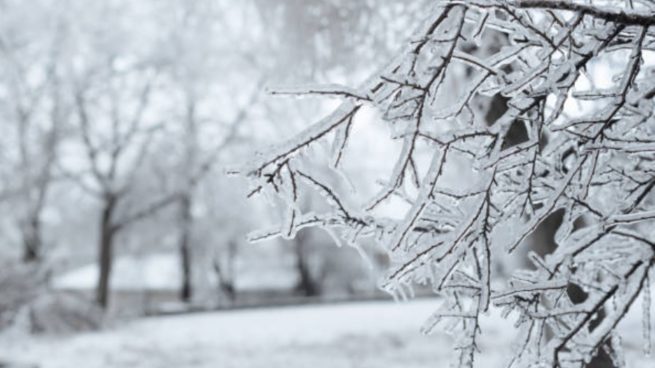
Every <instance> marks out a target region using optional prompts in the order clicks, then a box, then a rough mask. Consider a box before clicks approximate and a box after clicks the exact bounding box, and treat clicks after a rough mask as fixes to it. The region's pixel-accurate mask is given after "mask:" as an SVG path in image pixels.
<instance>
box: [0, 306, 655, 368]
mask: <svg viewBox="0 0 655 368" xmlns="http://www.w3.org/2000/svg"><path fill="white" fill-rule="evenodd" d="M437 304H438V302H436V301H434V300H419V301H412V302H409V303H404V304H393V303H389V302H371V303H357V304H344V305H336V306H335V305H331V306H312V307H293V308H291V307H289V308H275V309H258V310H245V311H234V312H218V313H207V314H196V315H186V316H174V317H158V318H148V319H143V320H138V321H134V322H132V323H129V324H127V325H124V326H120V327H117V328H114V329H109V330H105V331H102V332H98V333H88V334H83V335H77V336H71V337H65V338H39V339H16V338H15V337H14V338H10V337H8V336H5V337H3V338H0V359H1V358H9V359H11V360H18V361H20V362H25V363H36V364H38V366H39V367H40V368H70V367H85V368H114V367H116V368H118V367H148V368H150V367H152V368H158V367H162V368H163V367H167V368H168V367H180V368H184V367H201V368H204V367H207V368H209V367H212V368H277V367H280V368H282V367H284V368H307V367H311V368H323V367H326V368H327V367H330V368H350V367H352V368H382V367H384V368H390V367H391V368H393V367H403V368H415V367H416V368H419V367H446V366H448V364H447V363H448V359H449V355H450V353H449V349H450V339H449V338H448V337H447V336H445V335H441V334H436V335H434V336H423V335H421V334H420V333H419V332H418V330H419V328H420V326H421V324H422V323H423V321H425V320H426V319H427V317H428V316H429V315H430V313H431V311H432V310H433V308H434V307H435V306H436V305H437ZM498 324H499V321H498V318H496V317H491V318H489V319H488V321H487V322H486V324H484V325H483V328H484V330H485V339H484V340H483V342H482V346H481V347H482V349H483V351H484V357H483V361H482V362H481V364H482V365H481V366H484V367H500V366H502V365H501V362H502V361H504V357H505V356H507V353H508V351H509V349H510V346H509V345H510V344H509V339H510V337H511V336H508V335H507V333H504V334H503V333H501V331H503V330H506V329H501V328H499V326H498ZM634 327H636V326H632V324H631V323H630V328H634ZM635 334H636V336H637V337H639V336H640V335H641V332H640V328H637V331H635ZM635 341H636V342H632V341H631V339H628V343H629V344H632V345H633V346H632V348H633V349H632V350H636V349H634V348H636V346H634V344H635V343H637V344H640V340H639V339H637V340H635ZM639 346H641V345H639ZM630 355H634V354H630ZM646 362H647V359H646V358H645V357H641V359H639V363H638V364H633V365H632V366H633V367H647V366H649V365H648V364H647V363H646ZM651 363H652V362H651ZM650 366H652V365H650Z"/></svg>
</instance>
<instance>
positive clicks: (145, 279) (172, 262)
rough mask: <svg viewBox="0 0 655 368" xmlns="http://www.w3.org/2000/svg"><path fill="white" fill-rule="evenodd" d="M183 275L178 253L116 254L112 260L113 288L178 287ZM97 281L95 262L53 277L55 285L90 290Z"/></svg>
mask: <svg viewBox="0 0 655 368" xmlns="http://www.w3.org/2000/svg"><path fill="white" fill-rule="evenodd" d="M180 280H182V275H181V272H180V266H179V256H177V255H176V254H173V253H170V254H169V253H160V254H150V255H148V256H144V257H132V256H131V257H119V258H117V259H116V260H115V261H114V264H113V266H112V274H111V280H110V285H111V288H112V290H178V289H179V288H180ZM97 281H98V266H97V264H95V263H94V264H89V265H86V266H83V267H81V268H78V269H75V270H72V271H70V272H68V273H65V274H63V275H61V276H59V277H56V278H55V279H54V280H53V286H54V287H55V288H56V289H65V290H93V289H94V288H95V286H96V283H97Z"/></svg>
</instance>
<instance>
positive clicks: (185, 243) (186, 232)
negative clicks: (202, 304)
mask: <svg viewBox="0 0 655 368" xmlns="http://www.w3.org/2000/svg"><path fill="white" fill-rule="evenodd" d="M178 248H179V252H180V268H181V270H182V286H181V289H180V299H181V300H182V301H183V302H188V301H190V300H191V297H192V296H193V287H192V280H191V279H192V270H191V267H192V266H191V260H192V252H191V198H190V195H188V194H186V195H184V196H183V197H182V199H181V204H180V239H179V246H178Z"/></svg>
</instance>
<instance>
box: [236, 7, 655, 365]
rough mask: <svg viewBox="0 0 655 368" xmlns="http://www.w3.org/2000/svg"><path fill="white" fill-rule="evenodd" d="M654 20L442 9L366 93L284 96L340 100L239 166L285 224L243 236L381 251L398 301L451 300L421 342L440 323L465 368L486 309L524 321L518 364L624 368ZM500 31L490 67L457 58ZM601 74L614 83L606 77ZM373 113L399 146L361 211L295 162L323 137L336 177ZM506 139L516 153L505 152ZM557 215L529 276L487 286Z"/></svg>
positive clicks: (644, 10) (646, 212) (621, 11)
mask: <svg viewBox="0 0 655 368" xmlns="http://www.w3.org/2000/svg"><path fill="white" fill-rule="evenodd" d="M654 12H655V8H653V5H652V3H651V2H646V1H630V2H606V1H595V2H584V3H583V2H569V1H531V0H523V1H495V0H488V1H466V2H464V1H444V2H440V3H439V4H437V5H436V6H434V8H433V9H432V10H431V11H430V12H429V16H428V18H427V19H426V20H425V21H424V22H422V23H421V25H420V27H419V31H418V33H417V34H416V35H415V36H414V37H413V39H412V41H411V42H410V43H409V45H408V46H407V48H406V49H405V50H403V51H402V52H401V53H399V55H398V56H397V57H396V58H395V59H394V60H393V61H392V62H391V63H390V64H389V65H388V66H386V67H385V68H383V69H382V71H381V72H379V73H376V74H374V75H372V76H371V77H370V78H369V79H368V81H367V82H366V83H364V85H362V86H361V87H359V88H348V87H342V86H335V85H329V86H317V87H311V88H301V89H298V90H287V91H285V92H286V93H294V94H295V93H297V94H317V95H327V96H332V97H335V98H341V99H343V100H344V102H343V103H342V105H341V106H340V107H339V108H338V109H336V111H334V112H333V113H332V114H330V115H329V116H327V117H326V118H324V119H322V120H320V121H319V122H318V123H316V124H314V125H312V126H310V127H309V128H307V129H306V130H304V131H303V132H301V133H300V134H298V135H296V136H295V137H293V138H292V139H290V140H289V141H287V142H285V143H283V144H281V145H279V146H277V147H276V148H275V149H273V150H271V152H270V153H269V154H267V155H263V156H261V157H258V158H257V160H256V161H255V162H254V163H252V164H250V165H248V166H247V167H246V168H245V169H243V170H241V172H242V173H243V174H244V175H246V176H247V177H249V178H251V179H252V180H253V184H254V188H253V192H252V193H253V194H255V193H262V192H263V193H268V194H270V195H273V196H275V197H278V198H280V199H281V200H282V201H284V203H286V207H287V208H288V211H287V212H288V216H287V218H286V220H285V221H284V223H283V224H282V226H281V227H279V228H274V229H270V230H265V231H262V232H259V233H257V234H254V235H253V238H256V239H263V238H267V237H271V236H289V235H293V234H295V233H296V232H297V231H298V230H300V229H302V228H305V227H310V226H320V227H324V228H327V229H328V230H330V231H334V232H338V233H339V234H341V236H342V237H344V238H346V239H348V240H349V241H351V242H358V241H361V240H362V239H364V238H367V237H373V238H375V239H378V241H379V243H380V244H381V245H382V246H383V247H384V248H385V249H386V250H387V251H388V253H389V255H390V258H391V260H392V265H391V269H390V270H389V273H388V275H387V277H386V283H385V288H386V289H387V290H389V291H390V292H391V293H393V294H394V295H397V296H399V297H402V298H404V297H408V296H409V295H411V292H412V290H413V286H414V285H416V284H429V285H431V286H432V288H433V290H434V292H435V293H437V294H439V295H441V296H443V298H444V301H443V303H442V306H441V308H440V309H439V310H437V311H436V312H435V314H434V315H433V317H432V318H430V320H429V321H428V322H427V323H426V326H425V330H426V331H431V330H432V329H433V328H434V327H435V326H436V325H437V324H439V323H446V324H447V325H448V326H450V328H451V330H452V331H453V332H454V333H455V336H456V337H457V339H456V346H455V347H456V352H457V354H456V355H457V360H456V361H457V364H458V365H459V366H472V365H473V361H474V357H475V352H476V350H477V340H478V336H479V334H480V333H481V330H480V323H479V321H480V319H481V318H483V313H484V312H486V311H487V310H489V308H490V306H491V304H492V303H493V304H495V305H496V306H498V307H500V308H503V309H504V310H505V311H506V312H507V314H510V313H515V314H516V315H518V316H519V319H518V323H517V324H518V326H519V327H520V329H519V342H520V344H519V345H518V346H520V349H518V350H517V351H516V353H515V355H514V356H513V357H511V360H510V362H509V365H510V366H531V365H538V364H542V365H544V366H553V367H580V366H584V365H585V364H586V362H589V361H590V360H591V359H592V358H593V357H594V356H596V355H597V354H598V353H599V350H600V349H604V350H606V353H607V354H608V355H609V357H610V358H611V360H612V362H613V364H615V365H622V363H623V362H622V361H621V357H622V354H621V353H620V351H621V350H620V349H621V347H620V344H619V339H617V338H615V337H616V336H617V334H618V332H617V331H616V329H615V327H616V325H617V324H618V323H619V322H620V321H621V320H622V319H623V317H624V316H625V315H626V313H627V312H628V310H629V309H630V308H632V307H633V304H634V302H635V300H637V298H638V297H639V295H640V294H643V295H644V296H643V298H644V300H645V301H649V300H650V297H649V295H650V294H649V293H650V287H649V286H648V285H649V273H650V272H651V270H652V269H653V265H654V264H655V243H654V240H653V239H651V237H650V231H649V230H648V226H649V225H650V224H651V222H652V219H653V218H654V215H653V210H652V208H651V207H652V203H653V202H652V199H651V198H650V193H651V191H652V188H653V187H654V186H655V180H654V179H653V175H652V170H651V166H652V165H651V163H652V162H653V155H652V149H651V148H652V146H653V144H654V143H653V139H652V135H653V134H652V124H653V121H654V120H653V102H652V98H653V96H655V92H653V91H654V90H655V89H654V87H653V82H652V78H650V73H651V69H652V64H651V63H650V62H649V61H648V60H647V59H646V53H649V52H652V51H653V42H654V40H653V33H652V32H651V30H650V26H652V25H653V23H655V21H654V20H653V19H655V18H654V17H653V14H654ZM498 32H500V33H502V34H505V35H506V38H507V40H508V42H507V45H505V46H503V47H500V48H498V49H497V50H495V51H494V52H492V53H490V54H489V55H480V54H479V53H475V52H472V51H471V49H470V48H468V47H466V44H467V43H469V42H480V41H481V40H484V39H486V38H487V37H488V36H489V35H490V34H492V33H498ZM598 65H613V66H614V67H615V70H614V72H615V73H616V74H615V75H614V76H611V77H609V78H608V76H607V75H604V73H602V72H598V70H597V67H598ZM467 71H468V73H470V75H469V77H468V79H466V82H465V83H464V84H463V85H461V84H459V83H460V82H462V81H463V79H462V75H464V74H465V73H467ZM499 95H500V96H502V98H503V99H505V100H506V106H507V108H506V109H503V110H504V111H502V112H501V113H500V114H498V116H497V117H496V119H495V120H494V121H493V123H492V124H489V123H488V119H487V118H488V117H487V114H488V112H489V110H488V109H487V108H481V106H484V105H485V104H480V103H479V102H480V101H481V100H482V101H483V100H485V99H490V98H491V99H493V98H494V97H497V96H499ZM365 107H366V108H368V107H372V108H374V109H376V110H377V111H378V112H379V113H380V115H381V116H382V117H383V118H384V120H385V121H387V122H388V123H389V125H390V126H392V128H393V136H392V137H391V138H392V140H395V141H399V142H400V144H401V146H402V147H401V149H400V151H399V152H400V153H399V155H398V157H397V158H396V162H395V165H394V167H393V170H392V172H391V174H390V175H389V176H388V177H387V178H386V180H385V181H384V182H383V185H382V188H381V189H380V191H379V192H378V193H377V194H375V195H374V196H372V197H371V198H368V201H367V202H368V203H367V204H366V205H363V206H360V205H357V203H358V201H356V200H352V199H351V198H349V194H348V193H343V191H338V190H335V189H333V188H332V187H331V186H330V185H328V184H326V183H325V182H324V181H321V180H320V179H319V177H318V176H317V175H316V174H315V171H316V169H315V168H313V167H312V166H311V165H304V164H303V160H301V159H299V157H302V156H305V155H306V153H308V152H313V151H312V150H310V149H309V147H316V146H317V144H319V143H320V142H324V141H326V140H331V141H332V147H333V149H332V159H331V160H330V164H331V165H332V166H333V167H335V168H339V164H340V163H342V162H343V160H347V159H348V156H347V153H348V152H347V147H348V146H347V143H348V142H349V141H351V140H352V137H353V134H354V133H353V132H354V130H353V126H354V125H356V124H357V123H358V116H359V113H360V111H362V110H363V109H364V108H365ZM516 131H523V132H525V139H524V140H522V141H519V142H517V141H516V140H513V139H510V136H511V134H510V133H511V132H516ZM307 190H309V191H316V192H319V193H321V194H322V195H323V196H324V198H325V199H326V203H328V204H329V205H330V206H331V207H332V209H333V210H332V211H323V212H320V213H312V212H308V213H302V212H301V211H300V210H299V207H298V205H297V201H298V199H299V193H302V192H303V191H307ZM396 199H400V201H401V202H404V203H406V205H405V206H404V207H403V206H399V207H398V211H397V212H401V213H402V216H401V217H400V218H390V217H388V216H383V215H381V214H380V213H381V212H379V208H380V207H381V206H382V205H390V204H393V202H394V201H395V200H396ZM359 202H361V201H359ZM558 211H563V215H562V221H561V224H559V226H557V231H556V233H555V237H554V239H553V241H554V243H555V246H554V247H553V248H554V250H553V251H552V253H550V254H547V255H539V254H536V253H532V254H531V255H530V259H531V261H532V263H533V265H534V268H533V269H529V270H526V269H521V270H516V272H515V274H514V277H513V278H512V279H511V280H510V282H509V284H508V285H507V286H506V287H501V286H500V285H497V284H496V283H495V282H494V283H493V287H492V281H494V280H496V278H497V275H495V273H494V271H493V267H492V265H493V262H494V260H495V259H497V257H498V256H500V254H503V253H505V252H508V253H512V252H514V251H515V250H516V249H517V248H518V247H520V246H521V245H522V244H524V243H525V240H526V238H528V237H529V236H530V235H531V234H533V233H534V232H535V230H537V228H538V227H539V226H540V224H542V223H543V222H544V221H545V220H546V219H548V218H551V216H553V215H554V214H556V213H558ZM583 217H584V218H585V219H586V220H585V221H584V222H581V221H580V219H581V218H583ZM571 288H579V289H581V290H582V291H584V298H583V299H582V300H574V299H577V298H576V297H575V295H581V294H580V293H571V292H570V289H571ZM648 309H649V306H648V305H647V306H645V310H646V312H645V313H646V317H645V318H644V322H645V323H644V326H645V327H644V328H645V331H647V332H646V335H647V336H649V335H650V333H649V331H650V328H651V327H650V318H649V317H648V315H647V311H648ZM600 314H603V315H604V316H603V317H599V315H600Z"/></svg>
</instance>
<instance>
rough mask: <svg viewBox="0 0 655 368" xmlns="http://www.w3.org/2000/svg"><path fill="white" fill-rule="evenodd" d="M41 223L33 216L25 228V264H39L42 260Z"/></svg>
mask: <svg viewBox="0 0 655 368" xmlns="http://www.w3.org/2000/svg"><path fill="white" fill-rule="evenodd" d="M41 242H42V240H41V221H39V219H38V217H37V216H32V217H31V218H30V219H29V221H27V223H26V224H25V225H24V227H23V262H25V263H37V262H39V261H40V260H41V250H42V244H41Z"/></svg>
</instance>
